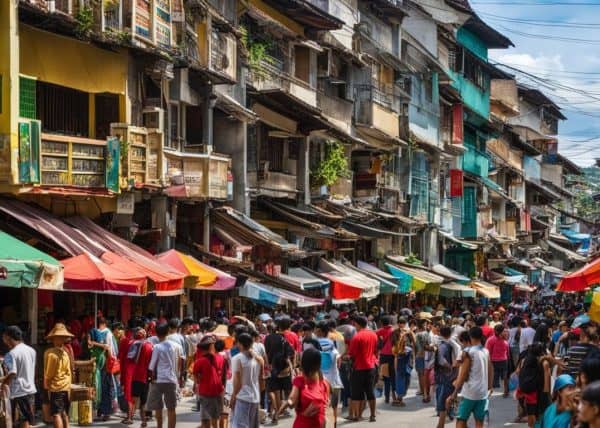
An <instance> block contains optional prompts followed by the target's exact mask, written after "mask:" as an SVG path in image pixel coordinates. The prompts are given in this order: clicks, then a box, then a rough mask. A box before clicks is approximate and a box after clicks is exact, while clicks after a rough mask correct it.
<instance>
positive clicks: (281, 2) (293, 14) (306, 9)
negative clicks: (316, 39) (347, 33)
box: [263, 0, 344, 31]
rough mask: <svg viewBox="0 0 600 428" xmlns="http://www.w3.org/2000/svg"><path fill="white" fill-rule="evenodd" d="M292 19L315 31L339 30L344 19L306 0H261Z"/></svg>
mask: <svg viewBox="0 0 600 428" xmlns="http://www.w3.org/2000/svg"><path fill="white" fill-rule="evenodd" d="M263 1H264V2H265V3H267V4H269V5H270V6H272V7H274V8H275V9H277V10H279V11H280V12H282V13H284V14H285V15H287V16H289V17H290V18H291V19H293V20H294V21H296V22H298V23H299V24H301V25H303V26H304V27H306V28H308V29H309V30H315V31H330V30H339V29H340V28H342V26H343V25H344V21H342V20H341V19H339V18H337V17H335V16H333V15H330V14H329V13H327V12H325V11H324V10H323V9H321V8H319V7H317V6H315V5H313V4H311V3H310V2H309V1H307V0H263Z"/></svg>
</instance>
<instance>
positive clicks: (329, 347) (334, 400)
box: [316, 321, 343, 426]
mask: <svg viewBox="0 0 600 428" xmlns="http://www.w3.org/2000/svg"><path fill="white" fill-rule="evenodd" d="M316 334H317V337H318V340H319V345H320V346H321V373H322V374H323V377H324V378H325V380H326V381H327V382H328V383H329V392H330V394H329V403H330V404H331V407H332V409H333V424H334V426H336V425H337V415H338V405H339V402H340V392H341V390H342V388H343V384H342V380H341V378H340V371H339V367H338V366H339V363H340V353H339V351H338V350H337V348H336V346H335V342H334V341H333V340H331V339H330V338H329V337H328V334H329V323H328V322H327V321H321V322H320V323H319V324H317V328H316Z"/></svg>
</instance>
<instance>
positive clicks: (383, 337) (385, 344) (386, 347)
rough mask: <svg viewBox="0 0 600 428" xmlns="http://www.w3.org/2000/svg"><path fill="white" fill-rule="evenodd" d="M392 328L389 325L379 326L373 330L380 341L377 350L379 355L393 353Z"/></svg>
mask: <svg viewBox="0 0 600 428" xmlns="http://www.w3.org/2000/svg"><path fill="white" fill-rule="evenodd" d="M393 332H394V329H393V327H392V326H391V325H388V326H385V327H382V328H380V329H379V330H377V331H376V332H375V334H377V337H378V338H379V340H380V341H381V343H382V347H381V350H380V351H379V354H380V355H393V353H392V345H393V343H392V337H391V336H392V333H393Z"/></svg>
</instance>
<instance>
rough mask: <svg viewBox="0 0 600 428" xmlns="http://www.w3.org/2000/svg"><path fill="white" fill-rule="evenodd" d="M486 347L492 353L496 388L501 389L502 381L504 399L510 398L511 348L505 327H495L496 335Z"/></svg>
mask: <svg viewBox="0 0 600 428" xmlns="http://www.w3.org/2000/svg"><path fill="white" fill-rule="evenodd" d="M485 347H486V349H487V350H488V352H489V353H490V359H491V360H492V365H493V366H494V385H493V386H494V388H500V381H502V386H503V387H504V393H503V396H504V398H506V397H508V357H509V351H510V349H509V346H508V340H506V337H505V334H504V326H503V325H502V324H496V325H495V326H494V335H493V336H491V337H490V338H489V339H488V340H487V341H486V342H485Z"/></svg>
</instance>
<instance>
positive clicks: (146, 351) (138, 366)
mask: <svg viewBox="0 0 600 428" xmlns="http://www.w3.org/2000/svg"><path fill="white" fill-rule="evenodd" d="M151 358H152V343H150V342H148V341H147V340H145V341H143V342H142V344H141V345H140V349H139V351H138V355H137V363H135V368H134V370H133V376H132V378H131V380H133V381H134V382H144V383H146V382H147V381H148V367H149V365H150V359H151Z"/></svg>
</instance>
